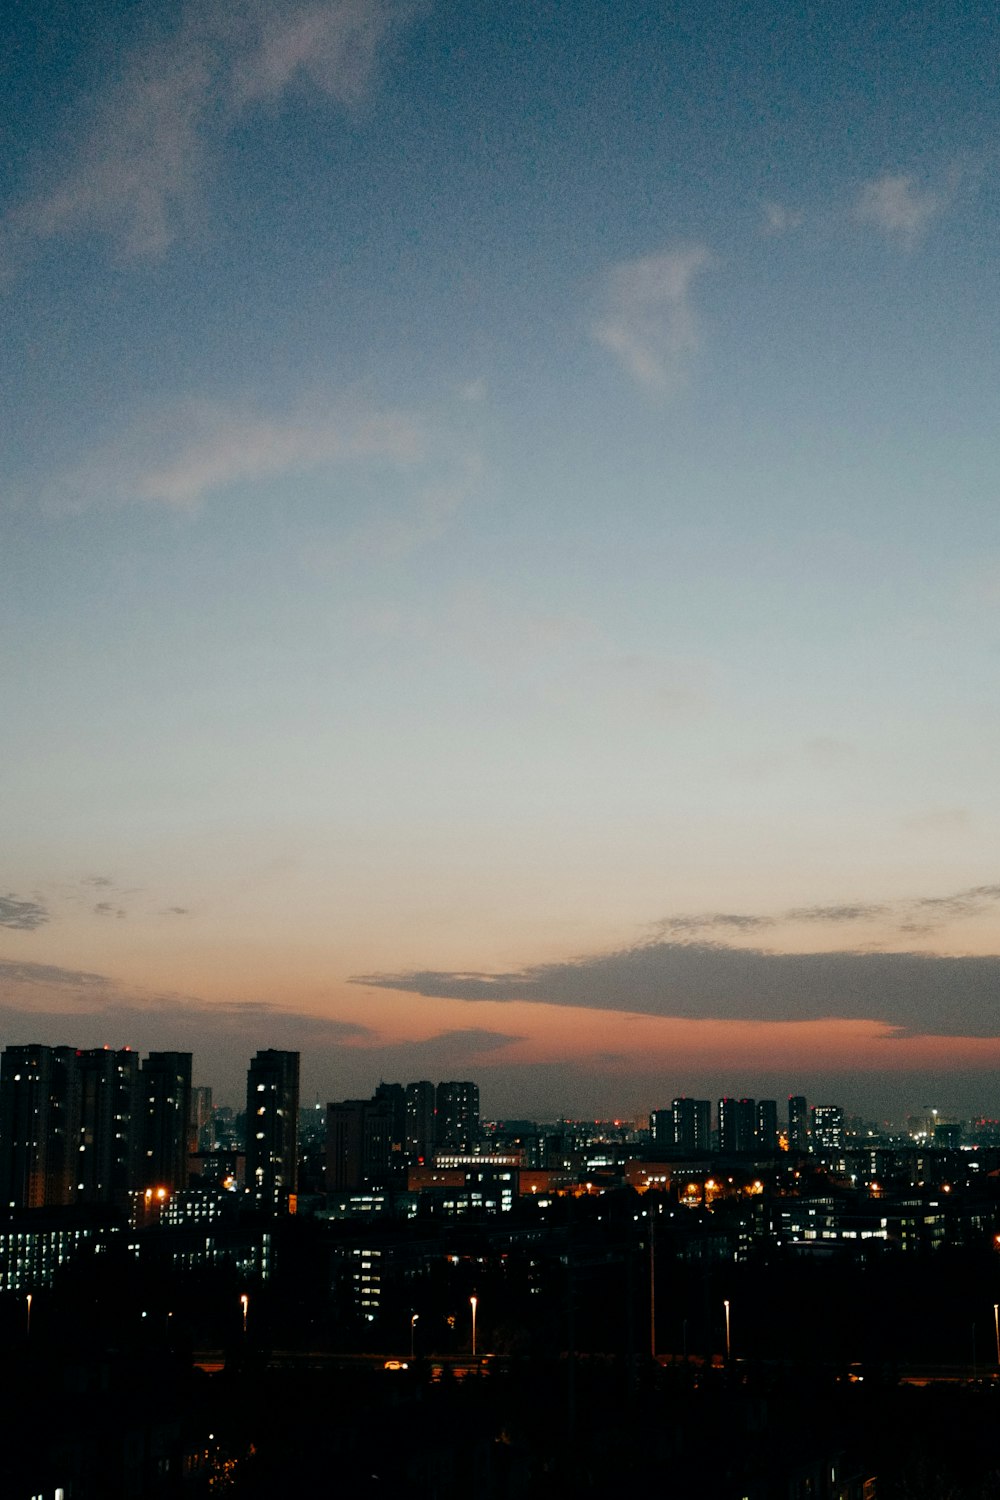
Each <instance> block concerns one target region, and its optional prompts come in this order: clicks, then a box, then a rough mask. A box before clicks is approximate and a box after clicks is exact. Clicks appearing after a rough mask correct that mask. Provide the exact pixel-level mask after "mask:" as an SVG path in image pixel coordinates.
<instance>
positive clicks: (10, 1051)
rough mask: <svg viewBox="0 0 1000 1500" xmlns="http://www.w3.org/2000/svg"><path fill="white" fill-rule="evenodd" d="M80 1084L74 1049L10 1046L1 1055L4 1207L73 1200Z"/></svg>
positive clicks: (0, 1200)
mask: <svg viewBox="0 0 1000 1500" xmlns="http://www.w3.org/2000/svg"><path fill="white" fill-rule="evenodd" d="M78 1117H79V1087H78V1076H77V1053H76V1048H75V1047H45V1046H41V1045H40V1044H34V1045H30V1046H25V1047H8V1048H7V1049H6V1050H5V1052H4V1054H3V1056H2V1058H0V1205H2V1206H3V1207H4V1208H12V1209H18V1208H51V1207H55V1206H58V1205H60V1204H66V1203H70V1202H72V1201H73V1197H74V1195H75V1176H74V1168H75V1151H76V1147H77V1145H78V1141H77V1128H78Z"/></svg>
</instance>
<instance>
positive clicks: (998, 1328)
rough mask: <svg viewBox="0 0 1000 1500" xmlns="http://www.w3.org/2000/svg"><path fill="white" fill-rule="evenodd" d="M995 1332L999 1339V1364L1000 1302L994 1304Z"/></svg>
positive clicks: (999, 1344)
mask: <svg viewBox="0 0 1000 1500" xmlns="http://www.w3.org/2000/svg"><path fill="white" fill-rule="evenodd" d="M993 1332H994V1333H995V1334H996V1339H997V1364H998V1365H1000V1302H994V1304H993Z"/></svg>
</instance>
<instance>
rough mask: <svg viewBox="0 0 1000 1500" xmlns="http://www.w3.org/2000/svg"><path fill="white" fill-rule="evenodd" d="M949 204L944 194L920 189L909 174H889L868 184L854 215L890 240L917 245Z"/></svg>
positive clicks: (863, 188)
mask: <svg viewBox="0 0 1000 1500" xmlns="http://www.w3.org/2000/svg"><path fill="white" fill-rule="evenodd" d="M946 201H947V200H946V198H945V197H944V196H943V195H942V194H940V193H935V192H932V191H931V190H930V189H929V188H922V187H920V186H919V185H918V183H917V181H916V178H915V177H913V176H911V175H910V174H908V173H905V172H901V173H898V174H893V173H891V172H887V173H886V174H885V175H884V176H882V177H877V178H875V179H874V180H873V181H872V182H866V183H865V184H864V186H863V187H862V189H861V191H860V193H859V194H858V199H857V202H856V204H855V210H854V212H855V217H856V218H857V219H858V220H860V222H861V223H863V224H872V225H874V227H875V228H876V229H879V230H881V232H882V233H883V234H885V235H888V236H889V237H890V238H896V239H898V240H902V241H904V242H907V243H913V242H914V241H915V240H917V239H918V238H919V237H920V235H921V234H922V233H923V231H924V230H925V229H926V228H927V226H928V224H929V223H930V222H931V220H932V219H933V218H935V217H936V215H937V214H939V213H940V212H941V210H942V209H943V207H944V206H945V203H946Z"/></svg>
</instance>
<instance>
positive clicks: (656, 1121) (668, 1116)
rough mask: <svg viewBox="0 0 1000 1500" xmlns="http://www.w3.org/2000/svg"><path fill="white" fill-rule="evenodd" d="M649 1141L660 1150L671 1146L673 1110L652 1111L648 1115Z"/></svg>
mask: <svg viewBox="0 0 1000 1500" xmlns="http://www.w3.org/2000/svg"><path fill="white" fill-rule="evenodd" d="M649 1140H651V1142H652V1145H654V1146H658V1148H660V1149H663V1148H666V1146H673V1110H652V1113H651V1115H649Z"/></svg>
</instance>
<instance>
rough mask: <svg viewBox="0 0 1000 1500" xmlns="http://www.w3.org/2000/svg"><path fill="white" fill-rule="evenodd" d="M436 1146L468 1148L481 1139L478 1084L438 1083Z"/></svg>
mask: <svg viewBox="0 0 1000 1500" xmlns="http://www.w3.org/2000/svg"><path fill="white" fill-rule="evenodd" d="M435 1103H436V1109H437V1115H436V1119H435V1131H434V1143H435V1146H436V1147H437V1148H438V1149H439V1150H440V1149H442V1148H443V1149H448V1150H454V1149H456V1148H457V1149H465V1148H468V1147H469V1146H472V1145H474V1144H475V1142H476V1141H478V1139H479V1085H478V1084H475V1083H439V1084H438V1086H437V1096H436V1100H435Z"/></svg>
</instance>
